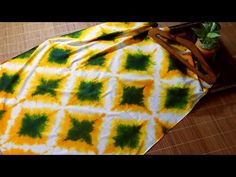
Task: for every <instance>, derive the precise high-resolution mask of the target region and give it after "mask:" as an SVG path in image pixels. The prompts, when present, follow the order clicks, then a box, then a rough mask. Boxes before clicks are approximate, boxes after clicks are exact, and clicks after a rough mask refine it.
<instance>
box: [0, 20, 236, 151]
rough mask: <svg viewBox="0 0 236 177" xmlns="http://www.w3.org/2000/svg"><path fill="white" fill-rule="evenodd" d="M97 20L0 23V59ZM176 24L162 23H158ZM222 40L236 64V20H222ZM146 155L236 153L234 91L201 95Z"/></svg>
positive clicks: (235, 92) (235, 104) (84, 26)
mask: <svg viewBox="0 0 236 177" xmlns="http://www.w3.org/2000/svg"><path fill="white" fill-rule="evenodd" d="M96 24H99V22H88V23H84V22H79V23H0V41H1V43H0V62H3V61H6V60H7V59H10V58H12V57H14V56H16V55H18V54H20V53H22V52H24V51H26V50H28V49H30V48H32V47H35V46H36V45H38V44H40V43H41V42H43V41H45V40H47V39H48V38H50V37H54V36H59V35H63V34H67V33H70V32H73V31H77V30H80V29H83V28H86V27H88V26H91V25H96ZM173 24H178V23H177V22H175V23H173V22H171V23H170V22H168V23H167V22H161V23H160V26H166V25H173ZM221 25H222V41H223V43H224V45H225V46H226V47H227V49H228V50H229V52H230V54H231V56H233V57H234V59H235V64H236V40H235V39H236V23H230V22H229V23H221ZM147 154H153V155H154V154H236V90H228V91H225V92H221V93H217V94H213V95H209V96H206V97H204V98H203V99H202V100H201V101H200V102H199V103H198V104H197V106H196V107H195V108H194V109H193V111H192V112H191V113H190V114H189V115H187V116H186V117H185V118H184V119H183V120H182V121H181V122H180V123H178V124H177V125H176V126H175V127H174V128H173V129H172V130H171V131H170V132H169V133H168V134H167V135H166V136H165V137H164V138H162V139H161V140H160V141H159V142H158V143H157V144H156V145H155V146H153V148H151V149H150V150H149V152H147Z"/></svg>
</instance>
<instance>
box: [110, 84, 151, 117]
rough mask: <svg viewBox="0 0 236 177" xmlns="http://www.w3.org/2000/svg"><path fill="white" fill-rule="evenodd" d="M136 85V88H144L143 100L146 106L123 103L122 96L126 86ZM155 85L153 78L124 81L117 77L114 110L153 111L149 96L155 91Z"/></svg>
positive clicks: (149, 112)
mask: <svg viewBox="0 0 236 177" xmlns="http://www.w3.org/2000/svg"><path fill="white" fill-rule="evenodd" d="M127 86H128V87H129V86H130V87H132V86H134V87H136V88H142V87H144V89H143V102H144V106H139V105H135V104H124V105H121V101H122V99H123V98H122V97H123V89H124V87H127ZM153 87H154V82H153V80H142V81H132V82H130V81H124V80H120V79H117V88H116V97H115V100H114V106H113V108H112V111H114V110H117V111H127V112H128V111H135V112H141V113H148V114H151V113H152V112H151V111H150V106H151V105H150V102H149V98H150V96H151V95H152V92H153Z"/></svg>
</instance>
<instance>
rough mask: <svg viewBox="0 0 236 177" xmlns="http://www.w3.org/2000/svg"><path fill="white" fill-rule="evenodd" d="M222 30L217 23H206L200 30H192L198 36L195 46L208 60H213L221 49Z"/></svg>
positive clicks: (202, 24)
mask: <svg viewBox="0 0 236 177" xmlns="http://www.w3.org/2000/svg"><path fill="white" fill-rule="evenodd" d="M220 28H221V26H220V24H219V23H217V22H204V23H201V27H200V28H192V30H193V31H194V33H195V34H196V35H197V42H196V44H195V45H196V46H197V48H198V49H199V50H200V51H201V53H202V54H203V56H204V57H205V58H206V59H209V58H213V57H214V56H215V54H216V52H217V50H218V49H219V37H220Z"/></svg>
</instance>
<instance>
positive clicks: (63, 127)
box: [56, 111, 105, 154]
mask: <svg viewBox="0 0 236 177" xmlns="http://www.w3.org/2000/svg"><path fill="white" fill-rule="evenodd" d="M104 117H105V114H91V113H77V112H69V111H65V115H64V117H63V118H62V121H61V124H60V131H59V136H58V139H57V143H56V146H60V147H62V148H66V149H68V150H73V149H75V150H77V151H79V152H84V153H90V152H93V153H95V154H97V153H98V148H97V145H98V137H99V134H100V131H101V124H102V122H103V118H104ZM71 118H74V119H76V120H78V121H83V120H86V121H94V124H93V130H92V132H91V133H90V135H91V139H92V144H91V145H90V144H87V143H86V142H84V141H81V140H77V141H72V140H66V137H67V134H68V131H69V130H70V128H71V126H72V125H71Z"/></svg>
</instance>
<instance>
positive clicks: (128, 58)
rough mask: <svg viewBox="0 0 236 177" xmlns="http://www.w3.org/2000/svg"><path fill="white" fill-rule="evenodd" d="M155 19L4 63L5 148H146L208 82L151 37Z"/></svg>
mask: <svg viewBox="0 0 236 177" xmlns="http://www.w3.org/2000/svg"><path fill="white" fill-rule="evenodd" d="M151 24H152V23H147V22H142V23H134V22H129V23H112V22H108V23H103V24H100V25H97V26H93V27H90V28H87V29H84V30H81V31H78V32H74V33H71V34H68V35H64V36H60V37H55V38H52V39H49V40H47V41H45V42H43V43H42V44H40V45H39V46H37V47H35V48H33V49H31V50H29V51H27V52H25V53H23V54H21V55H19V56H17V57H15V58H13V59H11V60H9V61H8V62H5V63H4V64H1V65H0V151H1V153H2V154H144V153H145V152H147V151H148V149H149V148H151V147H152V146H153V145H154V144H155V143H156V142H157V141H158V140H160V138H162V137H163V135H164V134H166V133H167V132H168V130H169V129H171V128H172V127H173V126H174V125H176V124H177V123H178V122H179V121H180V120H181V119H183V117H184V116H186V115H187V114H188V113H189V112H190V111H191V109H192V108H193V107H194V105H195V104H196V103H197V102H198V101H199V99H200V98H202V97H203V96H204V95H205V94H206V93H207V91H208V88H209V86H208V85H207V84H206V83H204V82H203V81H200V80H199V79H198V78H197V76H196V75H195V74H194V73H192V72H191V71H189V70H188V69H187V68H185V67H184V66H183V65H182V64H181V63H179V62H178V60H176V59H174V58H173V57H171V56H170V55H169V53H168V52H167V51H166V50H165V49H164V48H162V47H161V46H160V45H159V44H157V43H156V42H154V40H152V39H151V38H150V37H149V36H148V29H150V28H151ZM172 45H173V46H174V47H176V48H178V49H179V50H182V51H186V48H184V47H183V46H180V45H177V44H172ZM183 56H184V58H185V59H186V60H188V61H189V62H190V63H193V61H192V57H191V54H190V53H188V52H186V53H185V54H183Z"/></svg>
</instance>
